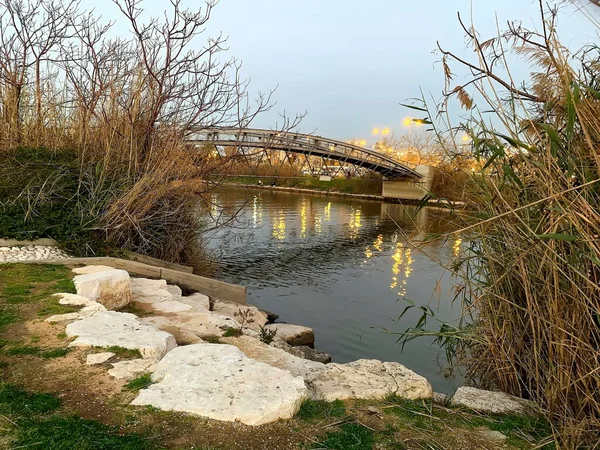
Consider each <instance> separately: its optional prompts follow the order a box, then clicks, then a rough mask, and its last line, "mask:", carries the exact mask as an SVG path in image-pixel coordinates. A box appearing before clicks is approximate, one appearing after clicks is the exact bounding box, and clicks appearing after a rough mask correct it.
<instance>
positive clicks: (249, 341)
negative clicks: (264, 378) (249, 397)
mask: <svg viewBox="0 0 600 450" xmlns="http://www.w3.org/2000/svg"><path fill="white" fill-rule="evenodd" d="M221 342H225V343H226V344H230V345H234V346H236V347H237V348H239V349H240V350H241V351H242V352H243V353H244V354H245V355H246V356H247V357H248V358H252V359H255V360H257V361H260V362H264V363H266V364H268V365H270V366H273V367H277V368H279V369H283V370H289V371H290V373H291V374H292V375H295V376H300V377H305V376H307V375H308V374H309V373H312V372H314V371H317V370H321V369H323V367H324V365H323V364H322V363H319V362H315V361H310V360H308V359H304V358H300V357H298V356H294V355H292V354H290V353H288V352H286V351H285V350H282V349H279V348H275V347H272V346H270V345H267V344H265V343H263V342H261V341H259V340H258V339H255V338H253V337H250V336H240V337H230V338H221Z"/></svg>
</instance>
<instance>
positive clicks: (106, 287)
mask: <svg viewBox="0 0 600 450" xmlns="http://www.w3.org/2000/svg"><path fill="white" fill-rule="evenodd" d="M92 268H94V266H91V268H89V269H90V271H89V273H85V274H83V275H77V276H75V277H74V278H73V283H74V284H75V288H76V289H77V294H79V295H81V296H83V297H87V298H88V299H90V300H92V301H95V302H98V303H100V304H102V305H104V306H105V307H106V309H112V310H118V309H121V308H123V307H125V306H127V305H128V304H129V302H130V301H131V279H130V278H129V274H128V273H127V272H126V271H125V270H120V269H110V270H100V271H92V270H91V269H92Z"/></svg>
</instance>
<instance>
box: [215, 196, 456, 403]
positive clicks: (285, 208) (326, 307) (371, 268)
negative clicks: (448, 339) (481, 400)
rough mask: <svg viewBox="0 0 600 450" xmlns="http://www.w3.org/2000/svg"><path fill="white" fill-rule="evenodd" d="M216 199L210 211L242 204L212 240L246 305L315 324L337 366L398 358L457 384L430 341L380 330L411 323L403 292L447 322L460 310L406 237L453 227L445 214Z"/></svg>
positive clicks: (333, 203) (446, 387) (308, 201)
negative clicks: (243, 290) (402, 339)
mask: <svg viewBox="0 0 600 450" xmlns="http://www.w3.org/2000/svg"><path fill="white" fill-rule="evenodd" d="M213 203H214V204H215V206H214V210H213V216H218V215H219V214H220V213H221V212H222V211H223V210H226V211H229V212H231V211H234V210H237V209H238V208H241V211H240V213H239V215H238V217H237V220H236V222H235V223H234V224H233V226H232V227H231V228H229V229H219V230H218V231H216V232H214V233H212V234H210V235H209V237H208V245H209V247H210V248H211V249H212V251H213V252H214V253H215V254H216V255H217V257H218V258H219V260H220V261H221V268H220V271H219V273H218V277H220V278H221V279H224V280H227V281H230V282H233V283H238V284H243V285H245V286H247V287H248V302H249V303H252V304H254V305H257V306H259V307H261V308H265V309H268V310H270V311H272V312H274V313H276V314H279V315H280V319H279V320H280V321H284V322H290V323H296V324H300V325H305V326H309V327H311V328H313V329H314V332H315V336H316V348H318V349H320V350H322V351H325V352H327V353H330V354H331V355H332V357H333V360H334V361H335V362H348V361H352V360H355V359H359V358H375V359H380V360H384V361H399V362H401V363H402V364H404V365H406V366H407V367H409V368H411V369H412V370H414V371H416V372H417V373H420V374H422V375H424V376H426V377H427V378H428V379H429V380H430V381H431V383H432V384H433V386H434V389H435V390H438V391H441V392H451V391H452V390H453V389H454V388H455V387H456V385H457V384H458V380H456V379H454V380H448V379H446V378H444V377H443V376H442V375H441V373H440V371H441V369H440V367H441V366H443V365H444V363H445V359H444V356H443V354H442V352H440V350H439V348H438V347H437V346H436V345H434V344H432V340H428V339H416V340H413V341H410V342H409V343H407V344H406V346H405V348H404V351H403V352H402V351H401V347H400V345H398V344H396V339H397V337H398V336H397V335H394V334H390V333H386V332H385V331H384V330H389V331H391V332H398V331H404V330H406V329H407V328H408V327H409V326H413V325H415V323H416V320H417V318H418V317H419V314H417V313H416V311H414V312H411V313H410V314H408V315H407V316H405V317H403V318H402V319H400V320H398V316H399V314H400V313H401V312H402V310H403V309H404V307H405V306H406V302H405V301H404V300H403V299H404V298H409V299H411V300H413V301H414V302H415V303H417V304H428V305H429V306H431V307H432V308H433V310H434V311H435V312H436V315H437V316H438V317H439V318H440V319H443V320H451V319H453V318H455V317H456V315H457V313H456V311H454V312H453V311H452V310H451V301H450V295H449V290H450V285H449V276H448V275H447V274H445V273H444V271H443V269H442V268H441V267H440V266H439V265H438V264H437V263H435V262H433V261H432V260H431V259H430V258H429V257H427V256H425V255H424V254H423V253H422V252H420V251H418V250H415V249H414V248H411V247H410V246H409V245H407V240H406V237H405V235H408V236H410V238H411V239H412V240H419V239H422V238H423V235H422V234H419V232H418V231H416V230H417V229H423V228H424V227H427V229H428V230H429V231H430V232H441V231H447V227H446V226H445V223H446V219H447V218H446V217H445V216H444V214H443V213H442V212H437V211H433V210H429V209H423V210H421V211H419V212H418V213H416V210H415V208H413V207H405V206H402V205H394V204H386V203H379V202H372V201H360V200H354V199H345V198H338V197H321V196H311V195H303V194H294V193H274V192H270V191H258V190H245V189H236V188H227V189H223V190H221V191H219V192H218V193H216V194H214V198H213ZM459 245H460V241H447V242H446V243H443V244H442V243H435V244H428V245H427V247H425V251H426V252H427V253H429V254H433V255H435V257H436V258H440V259H441V260H448V259H449V258H450V257H451V255H452V253H453V252H454V251H456V249H457V247H458V246H459ZM433 326H434V327H435V326H436V325H435V323H434V324H433ZM438 361H439V362H438Z"/></svg>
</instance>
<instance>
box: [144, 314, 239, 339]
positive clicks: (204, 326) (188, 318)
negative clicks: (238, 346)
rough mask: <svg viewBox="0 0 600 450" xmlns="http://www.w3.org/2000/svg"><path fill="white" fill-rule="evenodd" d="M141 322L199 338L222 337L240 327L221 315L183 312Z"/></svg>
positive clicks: (147, 318) (153, 317) (152, 317)
mask: <svg viewBox="0 0 600 450" xmlns="http://www.w3.org/2000/svg"><path fill="white" fill-rule="evenodd" d="M141 321H142V322H143V323H145V324H147V325H151V326H154V327H156V328H158V329H163V328H164V327H166V326H171V327H177V328H181V329H184V330H187V331H189V332H191V333H193V334H195V335H196V336H198V337H199V338H205V337H208V336H222V335H223V333H224V332H225V330H227V329H228V328H237V327H239V325H238V323H237V322H236V321H235V320H233V319H231V318H230V317H226V316H222V315H220V314H212V313H210V312H208V313H200V312H189V311H185V312H181V313H175V314H170V315H169V316H168V317H167V316H151V317H144V318H143V319H141Z"/></svg>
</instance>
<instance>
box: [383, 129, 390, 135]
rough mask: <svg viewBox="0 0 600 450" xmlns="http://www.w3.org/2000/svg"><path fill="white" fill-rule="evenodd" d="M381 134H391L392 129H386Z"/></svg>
mask: <svg viewBox="0 0 600 450" xmlns="http://www.w3.org/2000/svg"><path fill="white" fill-rule="evenodd" d="M381 134H390V129H389V128H384V129H383V131H382V132H381Z"/></svg>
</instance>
